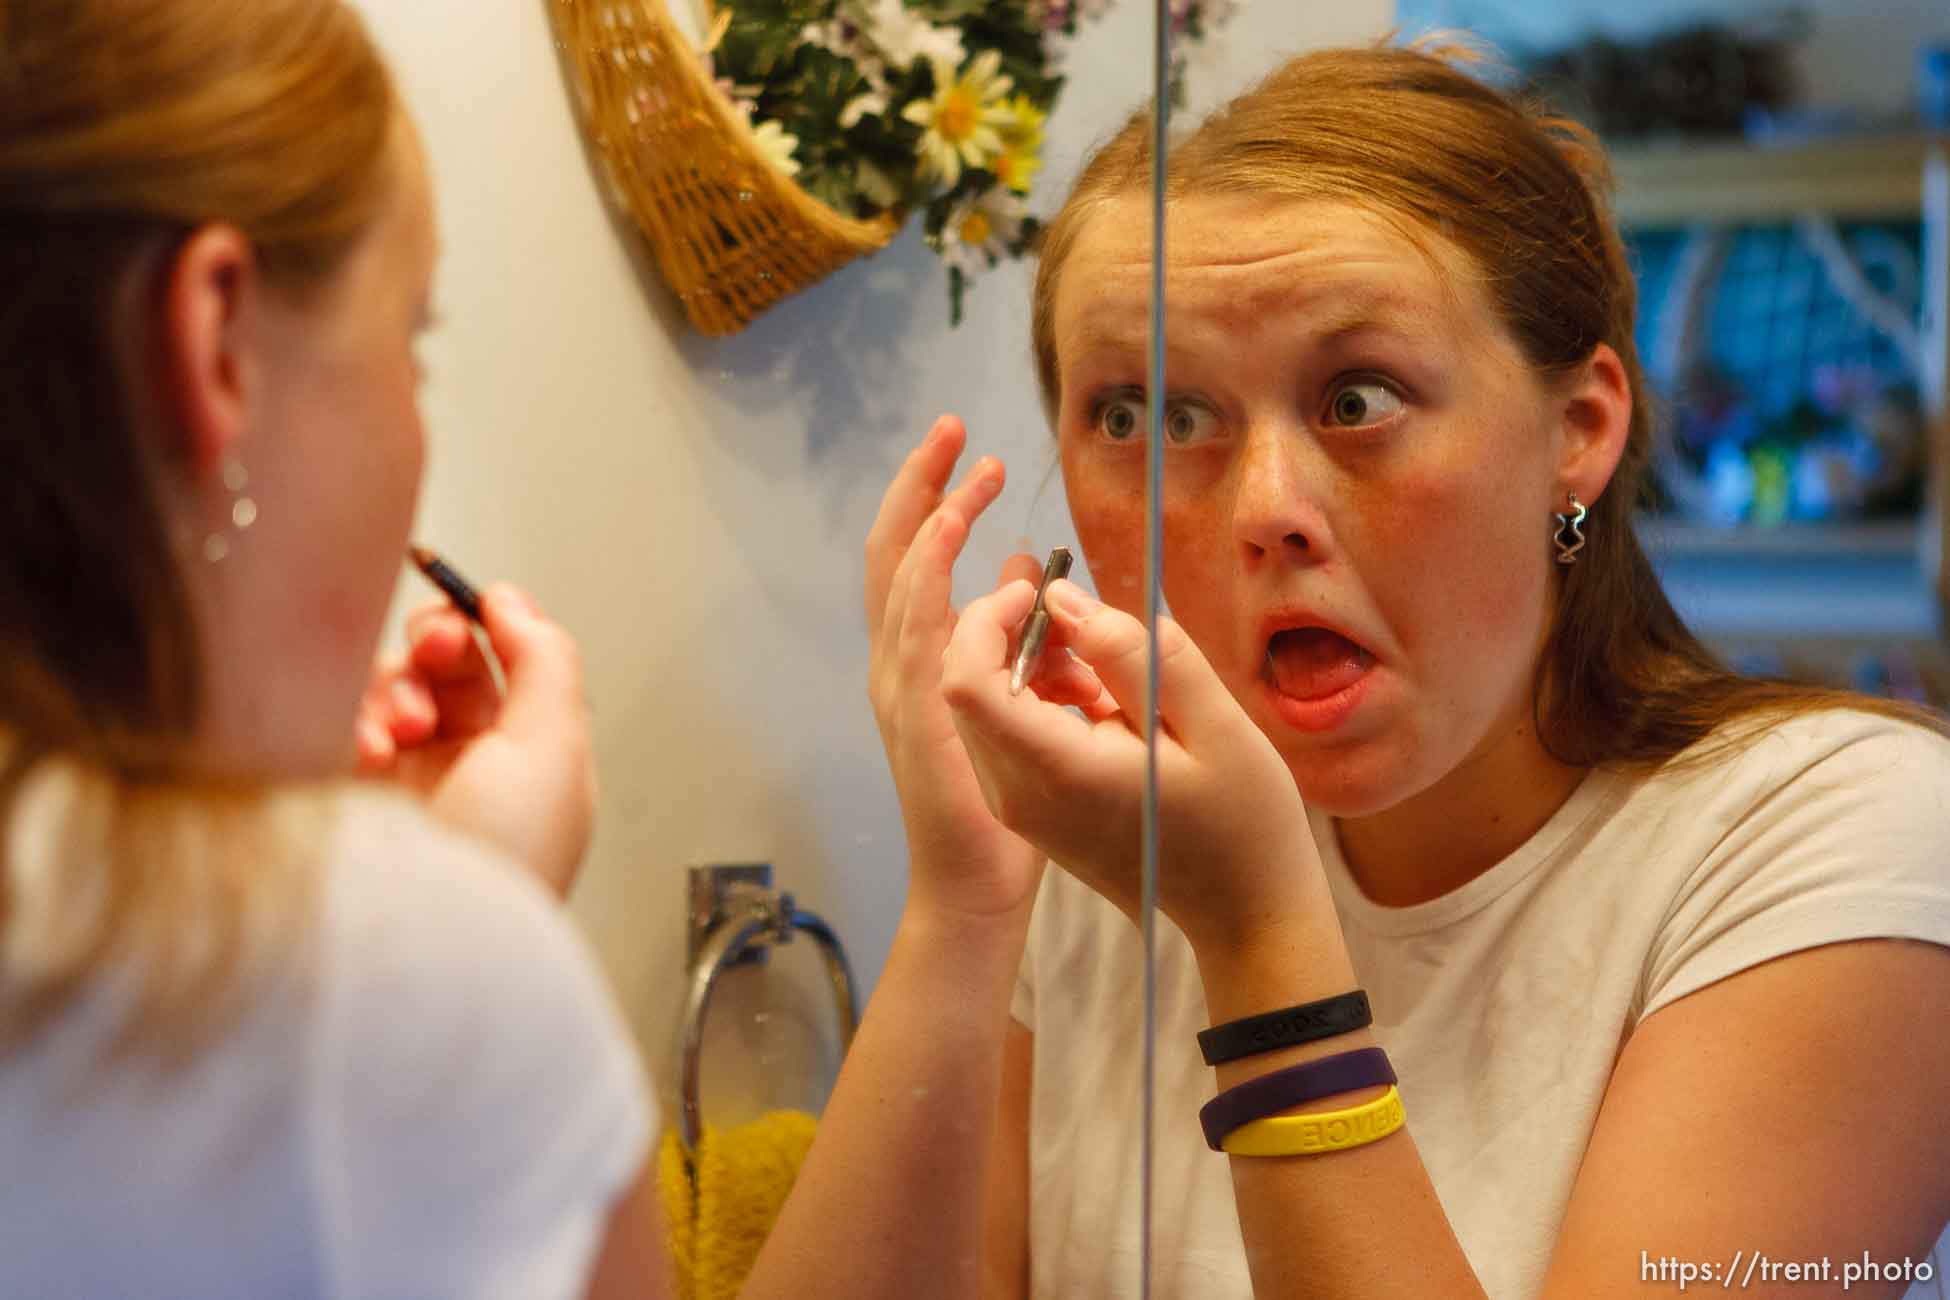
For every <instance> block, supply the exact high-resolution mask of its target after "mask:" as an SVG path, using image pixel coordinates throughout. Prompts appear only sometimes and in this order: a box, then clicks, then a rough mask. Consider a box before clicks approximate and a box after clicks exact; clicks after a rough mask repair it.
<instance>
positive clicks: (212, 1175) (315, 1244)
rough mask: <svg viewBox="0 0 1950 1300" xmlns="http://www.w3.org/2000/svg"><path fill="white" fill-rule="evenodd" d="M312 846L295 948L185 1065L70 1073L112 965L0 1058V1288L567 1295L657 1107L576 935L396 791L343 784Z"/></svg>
mask: <svg viewBox="0 0 1950 1300" xmlns="http://www.w3.org/2000/svg"><path fill="white" fill-rule="evenodd" d="M25 840H26V837H24V836H16V837H15V843H16V844H17V845H18V844H21V843H23V842H25ZM30 851H31V846H30ZM325 862H326V866H325V868H324V871H323V876H324V878H323V880H322V882H321V885H322V887H321V888H320V889H319V890H318V891H317V897H316V904H315V906H316V911H315V915H314V916H313V917H312V918H311V921H310V926H309V934H308V947H307V949H306V951H304V952H303V953H302V954H298V953H294V954H292V958H293V959H292V960H289V961H286V962H282V963H279V964H278V967H279V968H278V969H276V970H273V971H270V972H269V973H267V974H264V975H263V976H262V977H260V976H259V975H258V974H253V976H252V986H251V989H250V992H251V996H252V999H253V1000H252V1003H251V1005H250V1008H249V1010H248V1012H247V1013H246V1014H245V1015H244V1017H243V1018H242V1019H241V1020H239V1021H238V1022H237V1023H236V1024H235V1026H234V1028H232V1029H231V1031H230V1032H228V1033H227V1034H226V1035H225V1037H224V1038H223V1039H222V1040H220V1041H219V1042H218V1043H217V1044H216V1045H215V1046H213V1047H211V1048H210V1049H208V1050H206V1051H205V1052H204V1053H203V1054H201V1055H200V1056H198V1057H197V1058H196V1059H195V1060H194V1062H193V1063H192V1064H191V1065H190V1066H189V1068H188V1069H187V1070H186V1071H185V1072H184V1073H182V1074H179V1075H160V1074H156V1073H153V1072H151V1071H150V1070H148V1069H147V1067H140V1068H138V1067H135V1066H131V1065H117V1066H114V1067H112V1068H110V1069H108V1070H106V1071H104V1070H102V1069H100V1068H99V1067H98V1066H97V1065H96V1064H95V1062H96V1053H97V1052H98V1051H99V1050H100V1048H101V1046H102V1044H103V1042H104V1040H105V1036H106V1035H107V1034H108V1032H109V1031H110V1030H111V1029H112V1028H113V1027H114V1025H115V1024H116V1023H117V1021H118V1016H117V1012H118V1011H119V1009H120V1008H121V1006H122V1005H124V1004H125V998H126V996H127V991H128V981H127V980H126V979H125V978H110V979H107V980H105V981H103V982H102V983H101V984H100V985H99V986H98V987H96V988H94V989H91V990H90V991H89V992H88V993H86V994H84V995H83V997H82V999H81V1000H80V1001H79V1002H77V1003H76V1004H74V1005H72V1006H71V1007H69V1008H68V1009H66V1010H64V1011H63V1012H62V1013H61V1015H60V1017H59V1018H58V1019H57V1020H56V1021H55V1022H54V1023H53V1024H52V1025H51V1026H50V1027H49V1031H48V1032H46V1033H44V1034H42V1035H40V1036H39V1037H37V1038H36V1039H35V1040H34V1041H33V1042H32V1043H31V1044H30V1045H29V1047H28V1048H27V1050H26V1051H25V1052H24V1054H19V1055H16V1056H14V1057H11V1058H0V1169H4V1170H5V1175H4V1177H0V1296H4V1297H7V1300H43V1298H45V1300H57V1298H58V1300H94V1298H100V1300H131V1298H133V1297H138V1296H139V1297H142V1298H143V1300H176V1298H181V1300H230V1298H232V1297H235V1298H236V1300H286V1298H297V1297H306V1298H310V1297H320V1298H324V1297H329V1298H330V1300H367V1298H369V1297H370V1298H375V1300H376V1298H378V1297H399V1298H400V1300H445V1298H447V1297H454V1298H456V1300H458V1298H460V1297H466V1298H467V1300H487V1298H491V1297H492V1298H499V1297H506V1298H507V1300H517V1298H518V1300H568V1298H569V1297H579V1296H581V1295H582V1294H583V1291H584V1287H585V1285H586V1282H587V1277H588V1273H589V1270H590V1268H591V1266H592V1265H593V1263H594V1258H595V1251H596V1249H597V1247H598V1245H599V1244H600V1242H601V1238H602V1231H603V1229H604V1226H605V1224H606V1220H607V1214H608V1210H609V1207H610V1205H611V1203H612V1201H613V1200H614V1198H615V1197H616V1196H617V1195H618V1194H619V1192H620V1191H621V1190H622V1189H623V1187H624V1185H625V1183H626V1182H627V1180H628V1179H629V1177H630V1176H631V1175H632V1174H633V1173H634V1172H635V1171H636V1170H637V1169H638V1168H639V1167H640V1166H641V1165H642V1164H643V1162H644V1159H645V1156H646V1153H647V1151H648V1148H649V1143H650V1139H651V1136H652V1133H651V1128H652V1125H653V1123H654V1116H653V1113H652V1110H651V1103H650V1100H649V1096H650V1094H649V1092H648V1089H647V1088H646V1086H645V1082H644V1078H643V1072H642V1066H641V1063H640V1061H639V1059H638V1056H637V1053H636V1051H635V1049H634V1047H633V1045H632V1043H631V1040H630V1038H629V1036H628V1034H627V1033H626V1031H625V1030H624V1028H623V1024H622V1021H621V1019H620V1017H619V1016H618V1014H617V1011H616V1008H615V1005H614V1002H613V1000H612V998H611V995H610V993H609V991H608V988H607V985H606V984H605V982H604V980H603V978H602V976H601V975H600V974H599V972H598V970H597V968H596V966H595V963H594V961H593V960H592V958H591V957H590V955H589V953H588V950H587V948H586V947H585V945H584V944H583V942H582V940H581V939H580V937H579V936H578V934H577V933H576V931H575V930H574V928H573V927H572V925H571V923H570V922H569V920H568V919H567V918H566V916H565V915H564V914H563V912H562V909H561V908H560V907H559V906H557V905H556V904H555V903H554V902H553V901H551V900H550V899H549V897H548V896H547V895H546V894H545V892H544V890H543V888H542V887H541V886H540V885H539V884H538V883H536V882H535V881H534V880H532V879H531V878H530V877H528V876H527V875H526V874H525V873H523V872H522V871H521V870H519V869H518V868H516V867H515V866H513V865H512V864H509V863H506V862H504V861H502V860H501V859H499V858H496V857H495V856H493V855H492V854H491V853H489V852H488V851H486V850H484V849H482V848H480V847H477V846H476V845H474V844H473V843H472V842H469V841H466V840H463V839H461V838H459V837H457V836H455V835H452V834H449V833H447V832H445V831H443V830H441V829H440V828H438V827H437V826H435V825H434V824H432V823H431V822H430V821H429V820H428V819H427V818H426V817H425V816H424V815H423V814H422V813H421V812H420V811H419V809H418V808H417V807H415V806H414V805H412V804H410V803H408V802H407V801H405V800H403V799H399V798H396V797H391V796H382V795H379V794H376V793H366V792H359V793H357V794H354V795H351V796H348V798H347V799H346V801H345V804H344V810H343V814H342V816H341V817H340V819H339V821H338V822H337V827H336V831H335V833H334V838H333V841H332V845H331V849H330V852H329V853H328V854H327V856H326V858H325ZM0 952H4V950H3V949H0ZM0 971H4V967H0Z"/></svg>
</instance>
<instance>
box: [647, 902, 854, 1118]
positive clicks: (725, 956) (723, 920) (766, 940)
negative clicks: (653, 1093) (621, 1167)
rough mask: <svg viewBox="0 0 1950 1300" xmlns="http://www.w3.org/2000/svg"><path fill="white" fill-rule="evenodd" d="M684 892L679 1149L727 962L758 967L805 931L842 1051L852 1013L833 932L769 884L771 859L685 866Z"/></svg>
mask: <svg viewBox="0 0 1950 1300" xmlns="http://www.w3.org/2000/svg"><path fill="white" fill-rule="evenodd" d="M689 893H690V925H689V943H688V953H687V957H688V964H689V968H690V987H689V989H688V991H687V992H686V994H685V998H684V1017H683V1021H682V1023H681V1024H680V1026H679V1029H678V1045H677V1051H678V1060H679V1061H680V1062H681V1063H682V1064H681V1067H680V1069H681V1074H682V1112H681V1115H680V1117H679V1125H680V1127H679V1136H680V1137H681V1138H682V1140H683V1143H684V1150H685V1153H686V1154H695V1153H696V1151H697V1142H698V1138H699V1136H700V1135H701V1134H702V1132H703V1119H702V1107H701V1099H700V1096H699V1091H700V1080H701V1076H702V1070H701V1064H702V1062H701V1060H700V1058H701V1057H702V1055H703V1048H704V1014H705V1012H706V1011H707V1010H709V1008H710V1005H711V992H712V989H713V988H714V987H715V986H716V984H717V982H718V977H719V976H720V975H722V974H723V973H724V972H725V971H727V970H730V969H731V968H732V967H734V966H747V965H763V964H764V962H765V958H766V955H767V953H768V952H769V951H770V950H771V949H772V948H773V947H774V946H776V945H778V944H781V943H789V942H791V940H792V936H793V934H794V933H795V932H796V931H804V932H805V933H806V934H808V935H810V936H812V939H813V942H814V943H815V944H817V945H818V947H819V951H820V956H821V957H822V958H824V960H825V964H826V979H827V983H828V984H829V985H830V986H831V988H832V993H833V1005H834V1009H835V1010H836V1011H837V1012H838V1013H839V1019H840V1043H841V1051H842V1053H844V1051H845V1049H846V1048H847V1047H849V1046H851V1045H852V1043H853V1031H854V1029H855V1028H857V1027H858V1025H859V1012H858V1009H857V1004H856V1002H855V1001H854V996H853V968H852V967H851V966H850V965H849V964H848V962H847V959H846V949H845V948H843V947H842V946H841V945H840V940H839V936H838V935H836V934H834V933H833V928H832V927H831V926H829V925H827V924H826V922H825V921H823V920H821V919H820V918H819V917H818V916H816V915H814V914H813V913H811V912H808V911H805V910H804V909H802V908H800V907H799V906H797V905H796V904H795V903H794V902H793V901H792V895H791V894H789V893H786V892H784V891H783V890H777V889H774V888H772V867H771V864H769V863H738V864H731V865H712V866H703V867H692V868H691V869H690V880H689Z"/></svg>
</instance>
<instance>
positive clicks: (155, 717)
mask: <svg viewBox="0 0 1950 1300" xmlns="http://www.w3.org/2000/svg"><path fill="white" fill-rule="evenodd" d="M399 116H400V112H399V105H398V102H397V98H396V94H395V90H394V87H393V84H392V81H391V78H390V75H389V73H388V72H387V70H386V68H385V66H384V64H383V63H382V62H381V60H380V58H379V57H378V54H377V52H376V51H375V49H374V48H373V46H372V44H371V42H370V41H369V39H368V37H367V35H366V33H365V31H364V28H363V27H362V25H361V24H360V22H359V20H358V19H357V17H356V16H355V15H354V14H353V13H352V12H351V11H350V10H349V9H348V8H346V7H345V6H344V5H343V4H342V3H340V0H0V285H4V286H5V289H4V292H3V293H0V458H4V469H0V835H4V832H5V830H6V828H7V826H8V824H9V815H10V814H11V813H13V812H15V811H18V810H17V809H16V808H15V807H14V805H16V804H18V803H21V802H22V801H23V798H22V796H23V791H24V790H27V789H29V788H30V786H32V785H33V784H34V782H36V781H38V779H39V777H40V776H42V775H48V776H50V777H53V776H55V775H59V774H62V773H72V774H73V775H74V777H75V780H78V781H79V782H80V784H79V785H77V786H74V787H73V788H74V789H76V790H78V791H80V792H81V793H79V794H77V795H75V796H74V797H72V798H70V799H68V800H67V806H68V807H69V808H70V811H71V812H72V813H73V814H74V816H75V817H77V818H78V817H80V816H81V813H82V812H84V811H85V812H86V813H87V814H88V815H87V816H86V818H84V819H83V820H86V821H87V822H88V825H87V826H86V827H82V828H80V829H79V830H78V831H77V834H76V836H75V837H72V842H74V843H78V844H79V845H80V847H78V848H68V849H63V850H60V851H59V852H60V853H61V855H62V856H63V858H64V859H72V861H67V862H65V865H62V866H60V868H59V869H58V870H57V871H55V872H53V873H50V872H49V871H48V870H45V869H42V870H35V871H28V870H24V869H23V870H20V871H10V869H11V868H13V867H14V866H15V865H16V864H14V863H13V862H11V861H10V860H6V859H4V858H0V914H5V915H6V931H5V936H6V943H5V944H4V945H0V956H4V957H6V958H7V964H8V970H7V975H8V978H7V979H6V980H4V981H0V986H3V991H4V994H5V996H4V998H0V1049H4V1048H6V1047H7V1046H8V1045H9V1044H17V1043H19V1042H21V1041H23V1040H24V1039H25V1038H26V1037H27V1036H28V1035H29V1034H30V1033H31V1032H32V1031H33V1030H34V1029H35V1028H36V1027H37V1026H39V1025H40V1024H42V1023H44V1022H45V1021H46V1020H47V1019H48V1018H49V1017H51V1016H52V1014H53V1013H54V1012H55V1011H56V1010H58V1009H59V1008H60V1007H61V1006H63V1005H64V1004H65V1003H66V1002H67V1001H68V999H69V998H71V997H72V996H73V995H74V994H75V993H77V992H78V991H79V990H80V989H81V988H83V987H85V986H86V984H87V982H88V981H89V980H90V979H91V978H93V976H94V975H95V974H96V973H97V972H99V971H100V969H101V968H102V966H103V965H104V963H105V962H107V961H108V960H109V959H110V958H111V957H112V956H114V955H115V954H116V953H119V952H123V951H127V950H130V949H135V950H139V951H142V952H144V953H145V954H146V955H147V956H148V958H150V959H151V963H152V970H153V977H152V978H151V980H150V981H149V982H148V984H147V986H146V990H145V998H144V1001H143V1002H142V1003H141V1004H140V1005H139V1007H138V1010H137V1013H136V1014H135V1015H134V1016H133V1017H132V1018H131V1022H130V1023H131V1030H132V1033H133V1034H134V1036H136V1037H143V1036H147V1035H153V1036H155V1037H156V1038H158V1039H160V1040H162V1041H164V1042H166V1043H168V1044H170V1045H171V1046H172V1047H173V1048H176V1049H183V1048H186V1047H188V1046H190V1045H193V1044H194V1042H195V1041H196V1034H195V1032H194V1031H195V1027H196V1026H199V1025H201V1026H206V1027H207V1026H208V1025H210V1024H211V1023H213V1021H214V1018H215V1013H216V1012H218V1011H219V1010H220V1007H219V1005H218V1004H219V1002H220V1001H221V998H220V996H219V995H220V993H221V992H222V991H223V987H224V984H225V980H224V977H225V976H226V975H227V974H228V973H229V972H230V971H231V970H232V969H234V967H235V965H236V960H237V958H238V957H239V955H240V954H241V952H242V951H243V950H244V947H245V943H246V939H247V936H249V935H252V934H256V933H259V932H260V931H262V929H263V926H261V925H260V924H259V922H260V921H261V919H262V914H263V913H265V912H266V911H267V909H268V911H269V912H270V913H272V914H276V915H289V914H291V913H292V912H293V910H294V909H291V908H288V907H283V906H282V904H284V903H288V902H290V901H291V899H292V898H293V897H295V896H296V891H293V890H290V889H278V888H271V889H264V888H259V887H258V886H259V885H260V884H269V883H270V882H269V881H268V880H263V879H261V878H262V877H265V876H267V875H268V874H270V873H272V872H273V871H274V870H275V868H276V867H277V866H278V865H279V864H278V861H277V860H276V859H277V857H278V848H279V845H281V844H283V843H284V842H285V841H283V840H278V839H277V837H278V836H279V835H282V834H284V833H285V831H286V829H287V828H288V827H289V826H290V825H292V824H294V817H295V818H296V820H297V821H302V822H304V824H306V825H315V824H316V823H315V819H313V820H310V821H306V820H305V819H306V818H307V817H310V816H311V814H312V813H315V812H316V811H317V807H316V803H315V801H298V802H300V803H303V804H304V805H305V806H304V807H302V808H294V807H291V806H285V805H290V804H292V801H284V805H280V806H278V807H273V806H272V805H273V804H274V803H276V802H277V801H274V800H270V799H268V798H266V797H265V795H264V793H263V792H261V791H254V790H248V789H242V788H228V789H212V788H208V786H207V783H206V784H205V785H202V786H199V785H197V784H195V783H193V782H192V781H190V780H189V779H188V778H187V777H185V778H184V779H182V780H173V779H159V778H174V777H177V776H179V775H180V773H178V772H177V770H176V769H177V766H178V759H179V758H180V753H181V750H182V748H183V741H184V740H185V739H186V738H187V737H189V736H190V734H191V733H192V732H193V730H194V728H195V726H196V723H197V719H198V717H199V713H200V709H201V703H202V702H201V701H200V700H199V699H198V690H199V683H200V682H201V681H202V680H203V677H202V667H203V666H202V665H201V663H200V662H199V649H198V645H197V637H196V620H195V617H194V616H193V611H192V609H191V605H190V595H189V587H188V586H187V585H186V583H185V581H184V579H183V576H182V571H181V570H180V569H179V567H178V565H179V563H181V555H182V550H181V548H180V547H179V546H178V544H177V542H178V539H176V538H175V537H172V536H171V535H170V530H169V528H168V526H167V524H166V517H167V515H166V511H165V508H164V505H163V501H162V497H161V494H160V491H159V483H160V482H161V481H162V476H163V472H164V471H166V470H167V469H168V468H169V467H168V466H166V465H164V464H163V463H161V457H160V453H159V449H158V448H157V447H154V446H151V445H148V441H147V439H145V437H144V436H143V435H142V434H140V433H139V431H138V429H137V427H136V426H137V422H136V419H135V414H134V413H135V411H136V410H137V409H138V408H137V406H136V403H135V401H134V400H132V394H133V391H134V390H133V389H132V388H131V387H130V385H132V384H150V385H153V384H155V383H157V382H160V378H159V376H153V375H148V374H147V372H146V370H142V369H140V368H139V367H138V366H136V365H134V364H131V361H132V358H131V357H129V356H126V355H124V353H126V352H128V351H130V350H132V349H133V350H134V351H135V352H136V353H137V354H138V356H137V357H136V358H135V359H134V360H136V361H139V360H140V359H141V357H140V354H141V353H142V352H143V350H144V349H145V346H146V343H145V340H146V338H147V335H146V334H145V332H144V331H145V330H146V329H149V328H152V327H154V325H155V321H154V316H155V314H156V313H155V305H156V300H157V297H158V290H159V288H160V285H159V280H160V278H161V276H160V271H159V268H160V267H163V266H166V265H167V260H166V255H167V254H169V253H171V252H173V250H174V249H175V248H176V247H178V246H179V245H180V242H181V240H182V239H183V238H184V237H185V236H186V235H188V234H189V233H190V232H192V231H193V230H195V229H197V228H199V227H204V226H207V225H210V224H212V223H224V224H227V225H229V226H232V227H234V228H236V229H237V230H239V231H241V232H242V234H243V235H244V236H245V237H247V239H248V240H249V242H250V244H251V247H252V259H253V262H252V264H253V265H254V266H255V267H256V268H257V271H258V273H259V274H260V275H261V278H262V280H263V282H264V284H265V286H266V289H267V291H274V292H279V293H285V294H289V295H290V296H291V298H292V300H293V301H294V302H299V303H303V302H305V301H306V300H307V295H308V294H309V293H310V292H311V291H312V290H315V289H318V288H319V287H321V286H323V285H324V284H325V283H326V282H327V281H328V280H329V279H330V278H331V276H332V274H333V272H334V271H335V270H337V269H338V268H339V267H340V266H341V265H342V263H343V262H344V260H345V259H346V258H347V257H348V256H349V255H350V254H351V253H352V251H353V250H354V249H355V247H356V246H357V245H358V243H359V240H360V237H361V235H362V234H363V233H364V232H365V231H366V230H367V229H368V228H369V227H370V226H371V224H372V223H373V222H374V221H375V220H377V219H378V217H379V215H380V213H381V212H382V210H383V207H384V204H385V201H386V199H387V197H388V186H389V184H390V183H391V181H392V177H393V175H394V174H395V169H394V168H393V166H392V165H391V163H390V159H391V157H392V151H393V149H394V145H393V143H392V142H393V140H394V138H395V123H396V121H397V120H398V119H399ZM138 272H143V273H142V274H138ZM130 321H133V322H134V327H133V329H132V330H131V329H124V328H122V327H121V326H122V325H125V324H128V322H130ZM118 322H119V324H118ZM131 340H132V341H131ZM50 757H52V758H58V759H60V760H62V761H60V762H58V763H53V764H43V763H41V760H43V759H45V758H50ZM68 760H75V761H72V762H71V761H68ZM36 788H37V787H36ZM28 802H32V801H31V800H29V801H28ZM287 813H290V814H292V815H290V816H287V815H286V814H287ZM301 838H302V837H301ZM274 840H275V841H277V842H276V843H273V841H274ZM5 843H7V840H6V839H4V838H0V844H5ZM287 856H288V855H287ZM83 868H85V870H84V869H83ZM63 874H66V875H69V876H72V877H73V879H72V880H71V881H68V882H67V884H66V887H65V888H64V887H62V881H61V880H60V879H59V877H60V876H61V875H63ZM284 876H285V879H286V880H287V881H289V880H290V879H294V878H295V877H294V876H293V875H292V873H290V872H286V873H284ZM83 877H86V880H85V881H84V879H83ZM10 878H11V880H12V882H14V883H18V882H20V881H25V880H30V879H31V880H35V881H38V882H40V884H38V885H36V886H35V888H34V889H32V890H24V891H23V892H22V893H21V894H18V895H13V896H11V897H10V891H8V890H7V888H6V886H7V884H8V883H9V880H10ZM64 908H65V909H66V910H65V911H64V910H63V909H64ZM57 914H58V915H59V918H60V919H58V920H57V919H56V918H57Z"/></svg>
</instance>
